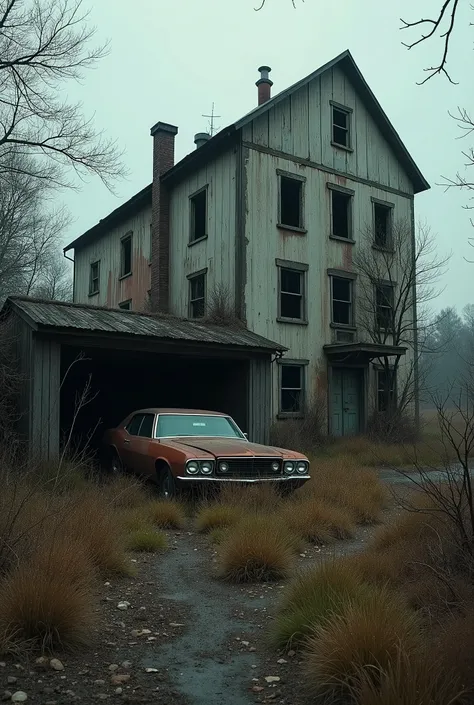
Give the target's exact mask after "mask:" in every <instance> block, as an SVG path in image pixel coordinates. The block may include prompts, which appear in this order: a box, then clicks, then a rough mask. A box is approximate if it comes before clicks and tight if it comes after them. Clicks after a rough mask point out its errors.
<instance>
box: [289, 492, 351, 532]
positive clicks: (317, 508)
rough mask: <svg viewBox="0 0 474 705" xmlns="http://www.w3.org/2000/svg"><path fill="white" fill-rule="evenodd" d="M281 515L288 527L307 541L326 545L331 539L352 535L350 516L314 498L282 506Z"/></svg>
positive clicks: (344, 511) (340, 509) (342, 510)
mask: <svg viewBox="0 0 474 705" xmlns="http://www.w3.org/2000/svg"><path fill="white" fill-rule="evenodd" d="M282 513H283V517H284V518H285V520H286V522H287V524H288V526H289V527H290V528H291V529H292V530H293V531H294V532H295V533H296V534H298V535H299V536H301V537H302V538H304V539H305V540H307V541H312V542H314V543H328V542H330V541H331V540H332V539H348V538H351V537H352V536H353V534H354V529H355V526H354V522H353V518H352V516H351V514H350V513H349V512H348V511H347V510H345V509H343V508H342V507H336V506H334V505H330V504H327V503H324V501H323V500H321V499H319V498H318V497H316V496H309V497H308V498H305V499H301V500H299V501H289V502H287V503H286V504H285V505H284V506H283V511H282Z"/></svg>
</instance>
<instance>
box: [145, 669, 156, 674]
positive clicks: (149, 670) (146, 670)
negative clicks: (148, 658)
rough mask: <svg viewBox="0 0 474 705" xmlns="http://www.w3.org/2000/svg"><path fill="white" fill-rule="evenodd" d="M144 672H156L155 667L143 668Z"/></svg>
mask: <svg viewBox="0 0 474 705" xmlns="http://www.w3.org/2000/svg"><path fill="white" fill-rule="evenodd" d="M145 673H158V669H157V668H145Z"/></svg>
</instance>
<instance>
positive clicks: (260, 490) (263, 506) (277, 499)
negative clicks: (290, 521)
mask: <svg viewBox="0 0 474 705" xmlns="http://www.w3.org/2000/svg"><path fill="white" fill-rule="evenodd" d="M220 502H221V503H222V504H227V505H230V506H233V507H240V508H242V509H244V510H245V511H248V512H253V511H255V512H264V513H266V514H271V513H273V512H275V511H277V510H278V509H279V507H280V506H281V504H282V502H283V499H282V496H281V494H280V493H279V492H278V489H277V488H276V487H274V486H273V485H272V484H270V483H266V484H265V483H263V484H261V485H258V484H257V485H251V486H250V487H249V486H245V485H234V484H229V485H225V486H224V487H222V488H221V491H220Z"/></svg>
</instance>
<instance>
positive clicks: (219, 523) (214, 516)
mask: <svg viewBox="0 0 474 705" xmlns="http://www.w3.org/2000/svg"><path fill="white" fill-rule="evenodd" d="M244 513H245V510H244V509H243V508H242V506H238V505H234V504H225V503H224V500H223V499H221V500H220V501H218V502H216V503H215V504H208V505H204V506H202V507H201V508H200V509H199V510H198V513H197V515H196V528H197V530H198V531H203V532H205V531H213V530H214V529H225V528H227V527H229V526H233V525H234V524H236V523H237V522H238V521H239V520H240V519H241V518H242V516H243V514H244Z"/></svg>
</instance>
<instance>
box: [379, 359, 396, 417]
mask: <svg viewBox="0 0 474 705" xmlns="http://www.w3.org/2000/svg"><path fill="white" fill-rule="evenodd" d="M396 379H397V378H396V371H395V370H387V369H383V370H377V410H378V411H387V410H388V408H389V406H391V405H392V404H393V403H394V402H395V398H396Z"/></svg>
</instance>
